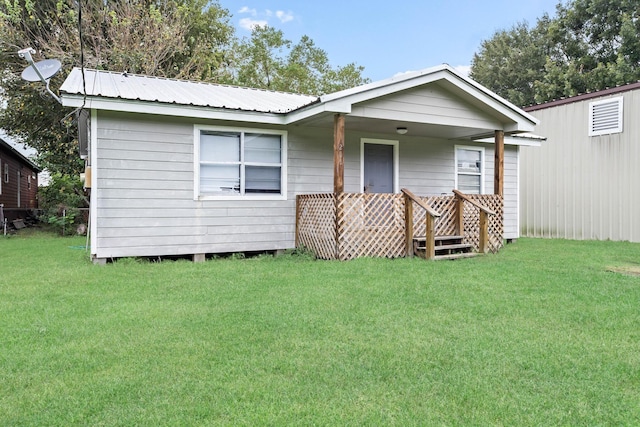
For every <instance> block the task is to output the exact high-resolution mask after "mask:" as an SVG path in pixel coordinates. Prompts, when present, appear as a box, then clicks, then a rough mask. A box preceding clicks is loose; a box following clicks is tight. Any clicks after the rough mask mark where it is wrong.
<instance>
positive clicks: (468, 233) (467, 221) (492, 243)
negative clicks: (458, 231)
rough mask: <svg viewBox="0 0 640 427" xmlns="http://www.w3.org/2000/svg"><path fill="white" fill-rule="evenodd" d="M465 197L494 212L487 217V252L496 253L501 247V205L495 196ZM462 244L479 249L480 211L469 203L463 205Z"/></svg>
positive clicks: (500, 200)
mask: <svg viewBox="0 0 640 427" xmlns="http://www.w3.org/2000/svg"><path fill="white" fill-rule="evenodd" d="M467 197H469V198H470V199H472V200H474V201H476V202H478V203H480V204H481V205H482V206H485V207H486V208H488V209H490V210H492V211H493V212H495V215H489V218H488V220H489V242H488V245H487V250H488V251H489V252H492V253H496V252H498V251H499V250H500V248H502V246H503V237H502V236H503V207H502V206H503V205H502V197H501V196H499V195H497V194H468V195H467ZM464 237H465V238H464V243H468V244H472V245H473V247H474V248H475V250H476V251H477V250H479V248H480V210H479V209H478V208H476V207H475V206H473V205H472V204H471V203H465V204H464Z"/></svg>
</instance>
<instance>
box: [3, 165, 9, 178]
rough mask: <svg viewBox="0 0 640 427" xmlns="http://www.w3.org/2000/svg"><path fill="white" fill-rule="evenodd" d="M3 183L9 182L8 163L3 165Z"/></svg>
mask: <svg viewBox="0 0 640 427" xmlns="http://www.w3.org/2000/svg"><path fill="white" fill-rule="evenodd" d="M4 182H9V163H5V164H4Z"/></svg>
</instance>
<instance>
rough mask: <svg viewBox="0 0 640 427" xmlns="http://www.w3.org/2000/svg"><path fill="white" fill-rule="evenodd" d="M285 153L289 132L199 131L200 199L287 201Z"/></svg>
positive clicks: (197, 165) (197, 131) (201, 128)
mask: <svg viewBox="0 0 640 427" xmlns="http://www.w3.org/2000/svg"><path fill="white" fill-rule="evenodd" d="M285 151H286V133H285V132H274V131H263V130H257V129H250V130H249V129H247V130H239V131H238V130H231V129H228V128H205V127H196V150H195V152H196V168H197V170H198V172H197V173H196V182H195V187H196V191H195V197H196V199H198V198H208V197H211V198H226V197H230V198H238V197H252V198H259V197H262V198H270V199H273V198H282V197H284V196H285V195H286V189H285V188H284V187H285V185H284V182H285V179H284V176H285V169H284V160H283V159H286V153H285Z"/></svg>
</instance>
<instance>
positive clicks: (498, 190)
mask: <svg viewBox="0 0 640 427" xmlns="http://www.w3.org/2000/svg"><path fill="white" fill-rule="evenodd" d="M493 172H494V175H493V193H494V194H498V195H500V196H504V131H503V130H497V131H496V132H495V156H494V166H493Z"/></svg>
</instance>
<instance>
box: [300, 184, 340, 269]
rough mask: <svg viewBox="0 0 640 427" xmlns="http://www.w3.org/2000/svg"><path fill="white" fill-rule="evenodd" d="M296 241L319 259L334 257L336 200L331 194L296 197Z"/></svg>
mask: <svg viewBox="0 0 640 427" xmlns="http://www.w3.org/2000/svg"><path fill="white" fill-rule="evenodd" d="M297 203H298V206H297V213H298V215H297V216H298V218H296V221H297V227H296V229H297V233H298V235H297V241H298V245H299V246H305V247H306V248H309V249H311V250H312V251H313V252H315V254H316V256H317V257H318V258H321V259H336V202H335V196H334V195H333V194H308V195H301V196H298V197H297Z"/></svg>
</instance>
